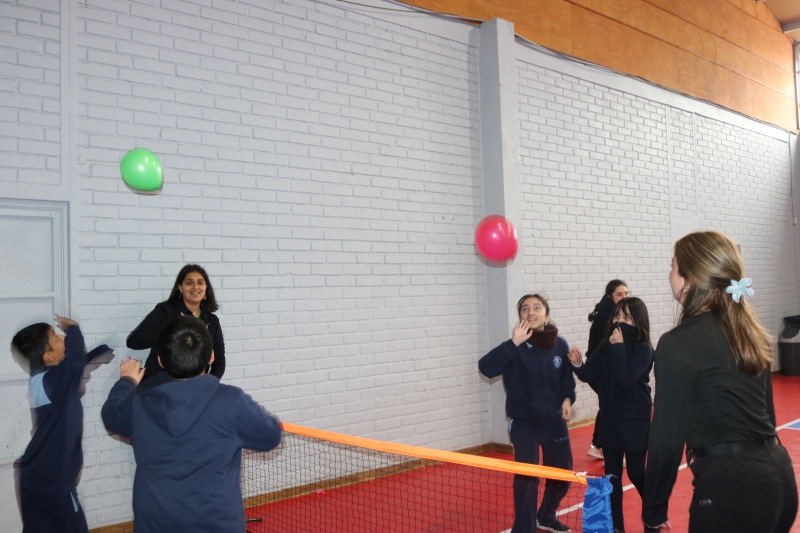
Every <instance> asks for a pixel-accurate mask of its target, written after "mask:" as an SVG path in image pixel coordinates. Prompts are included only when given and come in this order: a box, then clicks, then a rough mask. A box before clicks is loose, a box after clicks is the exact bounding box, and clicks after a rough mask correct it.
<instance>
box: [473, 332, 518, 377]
mask: <svg viewBox="0 0 800 533" xmlns="http://www.w3.org/2000/svg"><path fill="white" fill-rule="evenodd" d="M518 353H519V348H518V347H517V345H516V344H514V341H512V340H511V339H508V340H507V341H506V342H504V343H503V344H501V345H499V346H498V347H497V348H495V349H494V350H492V351H491V352H489V353H487V354H486V355H484V356H483V357H481V359H480V361H478V370H480V371H481V374H483V375H484V376H486V377H487V378H493V377H497V376H500V375H502V374H503V373H505V372H506V370H508V368H509V366H510V365H511V362H512V361H513V360H514V358H515V357H517V354H518Z"/></svg>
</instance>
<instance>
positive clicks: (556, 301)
mask: <svg viewBox="0 0 800 533" xmlns="http://www.w3.org/2000/svg"><path fill="white" fill-rule="evenodd" d="M377 1H379V0H376V2H377ZM36 5H37V6H39V8H37V9H33V8H30V7H27V5H26V4H25V3H22V4H21V5H20V4H17V3H4V4H1V5H0V63H2V65H0V66H2V68H0V122H2V126H3V127H2V128H0V169H2V172H0V176H2V177H0V196H4V195H5V192H6V191H8V190H9V189H10V188H11V187H14V186H15V185H16V184H22V185H25V186H27V187H28V189H29V190H34V191H36V190H38V189H35V187H38V186H39V185H40V184H44V183H53V184H58V180H59V179H60V178H59V172H60V171H59V168H60V165H61V161H60V158H59V153H60V152H59V150H60V149H61V146H60V144H59V141H60V140H61V142H63V136H62V137H59V135H60V133H59V124H60V116H59V106H60V105H61V101H60V98H61V97H62V96H63V94H61V95H60V93H59V91H62V92H63V88H61V87H60V86H59V77H60V76H61V75H62V74H63V73H61V72H60V70H59V51H60V50H61V49H63V46H64V44H63V43H61V41H60V39H61V37H60V34H59V24H58V20H59V18H58V17H59V13H60V12H59V3H58V2H54V1H52V2H49V3H45V2H41V1H37V3H36ZM387 5H388V4H387ZM342 7H343V8H339V7H336V6H333V5H330V4H329V3H321V2H319V3H317V2H312V1H303V0H291V1H290V2H280V1H275V2H261V1H249V2H248V1H244V0H242V1H230V2H218V1H216V0H215V1H214V2H211V3H209V5H198V4H197V3H194V2H190V1H188V0H170V1H163V2H161V3H160V4H159V7H154V6H153V5H151V3H150V2H136V1H134V2H120V1H116V0H92V1H85V0H81V1H79V2H76V3H74V4H72V14H71V15H70V16H73V17H74V23H75V24H76V25H77V48H76V49H75V50H71V53H72V54H73V55H74V56H75V57H76V58H77V61H76V72H75V73H73V75H74V80H73V81H74V85H75V86H76V87H77V89H76V92H75V94H74V95H73V96H72V97H73V99H74V101H76V102H77V104H78V106H77V109H76V110H75V112H74V113H75V116H76V117H77V121H76V124H75V125H74V127H75V131H76V132H77V146H76V147H75V154H74V157H75V160H76V161H77V162H78V165H77V166H78V172H77V176H76V177H75V178H74V180H75V182H74V183H73V185H74V186H75V191H76V192H75V193H74V195H73V196H72V197H70V202H71V204H70V209H71V210H73V212H76V213H77V217H76V218H75V220H76V223H75V226H76V229H75V231H74V232H73V236H74V237H75V238H74V241H75V242H72V243H71V253H72V254H73V255H75V256H76V257H77V258H78V259H77V261H76V263H75V264H76V265H77V266H76V270H77V271H78V272H77V278H76V279H77V280H78V281H77V286H76V287H73V288H72V289H73V290H72V292H71V294H72V302H71V304H72V306H73V308H74V309H77V312H78V316H79V318H80V320H81V326H82V328H83V330H84V332H85V334H86V337H87V341H88V343H89V344H96V343H101V342H106V343H108V344H109V345H111V346H114V347H115V348H116V352H117V359H119V358H122V357H125V356H127V355H138V356H142V357H143V356H145V355H146V353H144V352H138V353H132V352H130V351H129V350H127V349H126V348H124V342H125V337H126V336H127V334H128V332H129V331H130V330H131V329H132V328H133V327H134V326H135V325H136V324H137V323H138V321H139V320H141V318H142V317H144V316H145V314H146V313H147V312H149V310H150V309H152V307H153V306H154V305H155V303H157V302H159V301H161V300H163V299H164V298H165V297H166V296H167V293H168V290H169V288H170V286H171V284H172V282H173V280H174V276H175V274H176V273H177V271H178V270H179V268H180V266H181V265H182V264H184V263H186V262H198V263H201V264H203V265H204V266H205V267H206V268H207V269H208V271H209V273H210V275H211V280H212V283H213V284H214V286H215V290H216V292H217V295H218V297H219V300H220V303H221V310H220V311H219V316H220V320H221V322H222V325H223V329H224V333H225V338H226V341H227V342H226V346H227V354H228V370H227V372H226V376H225V380H226V381H227V382H228V383H232V384H235V385H238V386H240V387H242V388H244V389H245V390H247V391H248V392H250V393H251V394H252V395H253V396H254V397H255V398H256V399H257V400H258V401H260V402H262V403H263V404H264V405H265V406H266V407H267V408H268V409H270V410H272V411H274V412H276V413H277V414H279V415H280V416H281V418H282V419H284V420H287V421H291V422H295V423H300V424H307V425H310V426H314V427H320V428H327V429H333V430H336V431H343V432H347V433H352V434H357V435H362V436H368V437H376V438H381V439H388V440H394V441H398V442H405V443H411V444H419V445H426V446H432V447H437V448H443V449H458V448H463V447H467V446H472V445H476V444H481V443H484V442H486V441H487V440H488V435H489V434H490V431H489V421H488V418H487V417H488V413H489V395H488V386H487V385H486V384H485V383H484V382H483V381H482V380H481V378H480V377H479V375H478V372H477V368H476V361H477V359H478V358H479V357H480V356H481V355H483V353H485V351H486V350H487V348H488V346H487V345H486V322H487V319H486V316H485V313H486V311H485V309H486V297H485V292H486V289H485V280H484V272H485V270H484V269H485V267H484V266H483V264H482V263H481V262H480V261H479V260H478V258H477V257H476V255H475V251H474V247H473V244H472V240H473V237H472V233H473V228H474V226H475V224H476V223H477V222H478V221H479V220H480V219H481V218H482V217H483V216H484V215H485V214H488V213H484V212H483V207H482V198H483V190H482V176H481V169H480V161H481V153H480V139H479V131H480V129H479V120H480V115H479V108H478V102H479V99H478V90H479V87H478V82H477V80H478V73H477V46H478V42H477V29H476V28H474V27H472V26H470V25H467V24H464V23H460V22H453V21H447V20H444V19H441V18H434V17H427V16H425V15H413V16H412V15H400V14H395V13H390V12H381V11H375V10H369V9H362V10H358V11H357V10H354V9H351V8H348V7H345V6H342ZM390 7H393V8H396V7H397V6H396V5H394V4H392V5H391V6H390ZM519 57H520V58H521V59H520V61H519V62H518V67H519V95H520V101H519V110H520V125H521V132H522V139H521V159H522V161H521V162H522V163H523V164H522V168H523V173H522V176H521V177H520V179H521V181H522V190H523V195H524V201H525V205H526V214H525V224H524V225H523V227H520V228H518V229H519V232H520V236H521V243H522V245H523V246H525V247H526V249H525V257H526V258H527V260H526V262H525V264H524V265H520V266H521V267H523V268H524V269H525V272H526V273H527V274H526V276H527V279H528V280H529V284H528V289H530V290H532V291H543V292H544V293H545V294H547V295H548V296H549V297H550V298H551V306H552V315H553V319H554V320H555V321H556V323H557V324H558V325H559V328H560V330H561V333H562V335H564V336H565V337H566V338H567V340H568V341H569V342H570V343H573V344H577V345H578V346H581V347H584V346H585V344H586V341H587V339H588V327H589V324H588V322H587V321H586V318H585V317H586V315H587V314H588V312H589V311H590V310H591V309H592V307H593V305H594V304H595V303H596V301H597V300H598V299H599V297H600V295H601V293H602V289H603V287H604V285H605V283H606V282H607V281H608V280H609V279H610V278H612V277H617V276H620V277H622V278H623V279H626V280H627V281H628V282H629V284H630V288H631V289H632V290H633V292H634V294H636V295H637V296H641V297H642V298H643V299H644V300H645V301H646V302H647V304H648V306H649V309H650V312H651V320H652V322H653V330H654V333H655V337H656V338H657V337H658V336H659V335H660V334H661V333H662V332H664V331H666V330H667V329H668V328H669V327H670V325H671V324H672V322H673V318H674V316H675V314H676V305H675V304H674V303H673V302H672V300H671V297H670V295H669V292H668V288H667V287H668V286H667V281H666V276H667V272H668V268H669V259H670V257H671V245H672V243H671V223H672V222H673V221H674V219H675V217H679V218H680V217H699V219H700V223H701V224H702V225H703V226H707V227H711V228H714V229H721V230H723V231H727V232H729V233H731V235H733V236H734V237H735V238H736V239H737V240H738V242H740V243H741V244H742V247H743V251H744V254H745V259H746V261H747V263H748V267H749V273H750V274H752V277H753V278H754V279H755V284H756V285H755V287H756V290H757V293H758V296H757V297H756V298H754V301H755V303H756V304H757V306H758V309H759V312H760V313H761V315H762V317H764V319H765V320H766V321H767V323H768V325H769V326H770V327H771V328H774V329H775V330H776V331H777V328H778V327H779V320H780V317H781V316H784V315H786V314H794V313H795V312H796V309H795V302H796V295H797V290H796V288H795V285H794V284H793V283H792V282H791V280H792V279H798V276H800V273H798V272H797V269H796V267H795V263H796V257H797V254H796V249H795V245H794V243H793V239H796V231H795V229H794V227H793V226H791V225H790V223H791V220H790V217H791V213H790V211H789V193H788V185H789V176H788V169H787V165H788V159H787V158H788V154H787V151H786V149H785V143H782V142H781V141H779V140H776V138H775V137H779V136H780V135H773V136H772V137H771V136H770V135H767V134H765V133H764V132H763V127H761V126H748V124H750V122H748V121H743V120H742V119H741V118H740V117H738V116H736V115H733V114H730V113H728V114H726V113H725V112H721V111H720V112H717V113H716V114H715V115H714V114H712V115H713V117H716V118H709V117H707V116H702V115H699V114H694V115H693V114H692V112H690V109H693V107H692V106H695V103H693V101H691V100H689V99H686V98H682V97H674V98H675V99H676V101H677V102H678V103H677V104H676V103H674V102H673V103H671V104H670V105H666V104H664V102H663V101H659V100H658V99H652V98H649V97H648V96H647V95H644V96H643V95H642V93H641V92H637V90H632V91H629V90H623V89H620V88H613V87H610V86H609V85H608V84H604V83H603V82H602V80H601V81H598V77H597V76H595V75H593V74H592V73H591V72H589V71H588V70H584V71H582V72H583V74H580V75H578V74H575V69H574V68H572V67H571V66H570V65H569V64H568V63H567V62H564V61H561V62H558V61H556V62H555V63H553V62H552V61H551V62H550V63H548V65H549V66H543V63H541V62H539V61H538V60H535V59H532V58H531V57H530V54H529V53H528V51H527V49H526V48H525V47H524V46H522V45H520V47H519ZM553 64H555V66H553ZM7 67H8V68H7ZM617 78H619V79H623V77H622V76H618V77H617ZM615 79H616V78H615ZM636 83H638V82H636ZM684 104H685V105H684ZM720 116H722V117H723V118H720ZM743 123H744V124H745V125H742V124H743ZM23 141H25V142H23ZM28 141H30V142H28ZM136 146H142V147H147V148H149V149H151V150H153V151H154V152H156V153H157V154H159V156H160V157H161V161H162V163H163V165H164V169H165V186H164V189H163V191H162V192H161V194H159V195H155V196H150V195H136V194H134V193H132V192H131V191H129V190H128V189H127V188H126V187H125V186H124V185H123V183H122V182H121V180H120V179H119V175H118V164H119V161H120V158H121V157H122V155H123V154H124V153H125V152H126V151H127V150H129V149H131V148H133V147H136ZM749 183H756V184H757V185H756V186H755V187H747V186H746V184H749ZM751 189H753V190H751ZM31 195H32V196H36V193H35V192H34V193H31ZM748 197H752V198H751V199H750V200H746V198H748ZM117 375H118V372H117V367H116V363H112V364H110V365H107V366H102V367H100V368H99V369H98V370H96V371H94V372H93V373H92V375H91V378H90V379H89V380H88V382H87V385H86V390H87V392H86V395H85V396H84V398H83V400H84V407H85V418H86V424H85V429H84V437H85V439H84V447H85V466H84V470H83V475H82V478H81V485H80V488H79V490H80V493H81V494H82V497H83V500H84V503H85V509H86V511H87V518H88V520H89V525H90V527H97V526H102V525H107V524H113V523H118V522H122V521H126V520H130V519H131V517H132V511H131V508H130V501H131V485H132V476H133V472H134V469H135V464H134V462H133V455H132V452H131V449H130V447H129V446H128V445H127V444H124V443H122V442H119V441H117V440H115V439H113V438H111V437H109V436H108V435H107V433H106V431H105V429H104V428H103V427H102V424H101V422H100V415H99V412H100V406H101V405H102V402H103V401H104V400H105V397H106V395H107V392H108V390H109V388H110V387H111V385H112V384H113V382H114V381H115V379H116V377H117ZM20 401H25V400H24V398H20ZM578 408H579V409H578V412H577V416H578V417H585V416H590V415H591V414H592V413H593V410H594V409H595V408H596V400H595V399H594V397H593V395H592V393H591V392H590V391H589V390H588V388H583V389H582V390H581V392H580V394H579V405H578ZM14 512H15V511H14Z"/></svg>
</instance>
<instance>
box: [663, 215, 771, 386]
mask: <svg viewBox="0 0 800 533" xmlns="http://www.w3.org/2000/svg"><path fill="white" fill-rule="evenodd" d="M675 260H676V261H677V263H678V273H679V274H680V275H681V276H682V277H684V278H686V280H687V281H688V282H689V288H688V290H687V291H686V297H685V299H684V301H683V312H682V313H681V315H680V317H679V318H678V323H679V324H680V323H681V322H682V321H683V320H684V319H685V318H689V317H692V316H695V315H699V314H700V313H706V312H710V313H711V314H712V316H713V317H714V318H715V319H716V321H717V323H718V324H719V325H720V327H721V328H722V331H723V332H724V333H725V338H726V339H727V340H728V344H729V345H730V347H731V350H732V351H733V355H734V357H735V359H736V367H737V368H738V370H739V372H741V373H744V374H748V375H753V376H757V375H759V374H760V373H761V372H763V371H764V370H769V369H771V368H772V348H771V347H770V345H769V339H770V335H769V334H768V333H767V331H766V330H765V329H764V327H763V326H762V325H761V322H759V320H758V318H757V317H756V315H755V312H754V311H753V309H752V307H751V306H750V304H748V303H747V298H746V297H745V298H741V299H740V300H739V303H736V302H735V301H734V300H733V298H732V297H731V295H730V294H728V293H727V292H725V289H726V288H727V287H728V286H729V285H730V284H731V280H732V279H733V280H736V281H739V280H740V279H741V278H743V277H744V263H742V256H741V255H740V254H739V250H738V248H737V246H736V244H735V243H734V242H733V240H731V238H730V237H728V236H727V235H723V234H722V233H717V232H715V231H702V232H697V233H690V234H689V235H687V236H685V237H683V238H682V239H680V240H679V241H678V242H676V243H675Z"/></svg>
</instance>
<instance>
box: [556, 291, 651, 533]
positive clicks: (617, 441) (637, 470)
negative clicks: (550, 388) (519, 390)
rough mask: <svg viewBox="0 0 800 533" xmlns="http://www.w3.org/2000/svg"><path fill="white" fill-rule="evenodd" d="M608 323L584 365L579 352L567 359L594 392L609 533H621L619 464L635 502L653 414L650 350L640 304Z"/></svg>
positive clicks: (626, 302) (626, 304)
mask: <svg viewBox="0 0 800 533" xmlns="http://www.w3.org/2000/svg"><path fill="white" fill-rule="evenodd" d="M612 321H613V322H612V323H609V325H608V326H607V330H606V336H605V338H604V339H603V340H602V341H601V342H600V343H599V345H598V346H597V348H596V349H595V351H594V354H593V355H592V357H590V358H588V359H587V360H586V362H585V363H583V362H582V360H581V352H580V350H577V349H573V350H571V351H570V353H569V359H570V361H571V363H572V364H571V365H570V366H572V367H573V368H572V370H573V372H575V375H576V376H578V377H579V378H581V380H583V381H586V382H594V383H596V386H597V388H596V390H597V395H598V397H599V399H600V411H602V413H603V423H602V425H601V426H600V428H599V434H598V440H599V442H600V444H601V446H602V447H603V452H604V455H605V469H606V474H613V476H614V477H612V478H611V485H612V486H613V487H614V492H612V493H611V515H612V518H613V520H614V532H615V533H624V532H625V520H624V516H623V514H622V481H621V480H622V468H623V463H622V462H623V459H624V458H627V466H628V478H629V479H630V480H631V483H633V485H634V486H635V487H636V490H637V491H639V495H640V496H641V495H642V494H643V492H644V472H645V461H646V457H647V444H648V440H647V439H648V432H649V431H650V416H651V414H652V411H653V400H652V397H651V396H650V371H651V370H652V369H653V345H652V344H651V342H650V318H649V316H648V314H647V307H646V306H645V304H644V302H643V301H642V300H640V299H639V298H633V297H631V298H624V299H622V300H620V301H619V302H618V303H617V305H616V306H615V307H614V315H613V318H612Z"/></svg>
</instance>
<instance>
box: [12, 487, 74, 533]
mask: <svg viewBox="0 0 800 533" xmlns="http://www.w3.org/2000/svg"><path fill="white" fill-rule="evenodd" d="M19 500H20V502H19V503H20V510H21V512H22V533H87V532H88V527H87V525H86V517H85V516H84V514H83V509H82V508H81V504H80V502H79V501H78V494H77V493H76V492H75V489H74V488H73V489H72V490H71V491H69V492H56V493H51V492H40V491H37V490H31V489H27V488H23V487H20V488H19Z"/></svg>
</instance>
